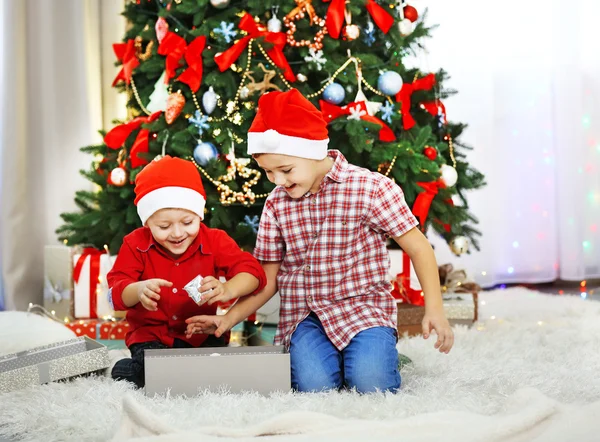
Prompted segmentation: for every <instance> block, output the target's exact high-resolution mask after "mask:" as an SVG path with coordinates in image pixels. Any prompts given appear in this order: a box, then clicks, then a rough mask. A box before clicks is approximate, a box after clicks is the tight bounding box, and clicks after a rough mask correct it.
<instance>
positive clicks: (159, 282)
mask: <svg viewBox="0 0 600 442" xmlns="http://www.w3.org/2000/svg"><path fill="white" fill-rule="evenodd" d="M141 282H142V283H141V284H140V286H139V287H138V299H139V300H140V303H141V304H142V305H143V306H144V308H145V309H146V310H150V311H151V312H155V311H156V310H158V301H159V300H160V294H159V293H160V288H161V287H171V286H172V285H173V283H172V282H169V281H165V280H164V279H159V278H154V279H147V280H146V281H141Z"/></svg>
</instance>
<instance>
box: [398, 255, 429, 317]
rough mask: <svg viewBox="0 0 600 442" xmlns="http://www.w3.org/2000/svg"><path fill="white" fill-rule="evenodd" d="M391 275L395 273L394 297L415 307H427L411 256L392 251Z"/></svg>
mask: <svg viewBox="0 0 600 442" xmlns="http://www.w3.org/2000/svg"><path fill="white" fill-rule="evenodd" d="M390 261H391V264H390V273H391V272H394V276H393V278H394V279H393V281H392V284H393V286H394V289H393V290H392V296H393V297H394V298H396V299H397V300H399V301H401V302H405V303H409V304H414V305H421V306H422V305H425V300H424V299H423V290H422V289H421V284H420V283H419V279H418V278H417V274H416V273H415V269H414V267H413V264H412V262H411V260H410V258H409V256H408V255H407V254H406V253H404V252H403V251H402V250H390Z"/></svg>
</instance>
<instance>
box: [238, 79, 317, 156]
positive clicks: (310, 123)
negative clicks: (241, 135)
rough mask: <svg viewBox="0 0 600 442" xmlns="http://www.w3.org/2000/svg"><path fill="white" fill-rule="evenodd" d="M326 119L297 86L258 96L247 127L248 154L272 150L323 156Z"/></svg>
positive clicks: (288, 153)
mask: <svg viewBox="0 0 600 442" xmlns="http://www.w3.org/2000/svg"><path fill="white" fill-rule="evenodd" d="M328 143H329V138H328V137H327V123H326V122H325V120H324V119H323V115H322V114H321V112H320V111H319V110H318V109H317V108H316V107H314V106H313V104H312V103H311V102H310V101H308V100H307V99H306V98H305V97H304V96H303V95H302V94H301V93H300V92H299V91H298V90H297V89H291V90H289V91H287V92H279V91H276V92H269V93H267V94H264V95H263V96H261V97H260V99H259V100H258V112H257V113H256V117H254V121H253V122H252V125H251V126H250V129H249V130H248V155H253V154H257V153H274V154H281V155H291V156H294V157H300V158H308V159H312V160H322V159H323V158H325V157H327V144H328Z"/></svg>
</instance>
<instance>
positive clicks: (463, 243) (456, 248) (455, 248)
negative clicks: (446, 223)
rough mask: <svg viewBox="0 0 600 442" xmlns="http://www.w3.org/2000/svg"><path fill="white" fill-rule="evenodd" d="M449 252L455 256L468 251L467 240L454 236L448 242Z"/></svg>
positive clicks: (463, 237)
mask: <svg viewBox="0 0 600 442" xmlns="http://www.w3.org/2000/svg"><path fill="white" fill-rule="evenodd" d="M450 250H452V253H454V254H455V255H457V256H460V255H462V254H463V253H467V252H468V251H469V239H468V238H467V237H465V236H455V237H454V238H452V240H451V241H450Z"/></svg>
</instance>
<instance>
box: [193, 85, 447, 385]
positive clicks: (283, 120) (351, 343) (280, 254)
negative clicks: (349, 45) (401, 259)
mask: <svg viewBox="0 0 600 442" xmlns="http://www.w3.org/2000/svg"><path fill="white" fill-rule="evenodd" d="M327 137H328V135H327V123H326V122H325V120H324V119H323V116H322V114H321V112H320V111H319V110H317V109H316V108H315V107H314V106H313V105H312V104H311V103H310V102H309V101H308V100H307V99H306V98H304V97H303V96H302V94H300V92H298V91H297V90H295V89H292V90H291V91H288V92H270V93H268V94H265V95H263V96H262V97H261V98H260V100H259V102H258V112H257V115H256V117H255V119H254V121H253V123H252V126H251V128H250V131H249V133H248V153H249V154H251V155H253V157H254V158H255V159H256V162H257V163H258V165H259V166H260V167H261V168H262V169H263V170H264V171H265V172H266V174H267V177H268V179H269V180H270V181H272V182H273V183H275V184H276V185H277V187H276V188H275V189H274V190H273V192H272V193H271V194H270V195H269V197H268V199H267V201H266V202H265V207H264V210H263V214H262V217H261V220H260V226H259V231H258V237H257V241H256V248H255V249H254V255H255V257H256V258H257V259H258V260H259V261H261V263H262V265H263V268H264V270H265V273H266V275H267V286H266V287H265V289H264V290H262V291H261V292H260V293H258V294H256V295H253V296H245V297H244V298H242V299H240V300H239V301H238V302H237V304H236V305H235V306H233V307H232V308H231V309H230V310H229V312H228V313H227V314H226V315H225V316H219V317H216V316H206V315H204V316H196V317H192V318H190V319H188V320H187V321H186V322H187V323H188V332H189V333H214V334H215V336H217V337H218V336H221V335H222V334H223V333H224V332H226V331H227V330H229V329H230V328H231V327H233V326H234V325H235V324H237V323H238V322H240V321H242V320H244V319H245V318H246V317H248V316H249V315H250V314H251V313H253V312H254V311H256V310H257V309H258V308H260V307H261V306H262V305H263V304H264V303H265V302H266V301H268V300H269V299H270V298H271V297H272V296H273V295H274V294H275V293H276V292H277V291H279V294H280V296H281V310H280V319H279V326H278V328H277V333H276V336H275V344H276V345H281V344H283V345H285V346H286V348H289V351H290V358H291V370H292V372H291V376H292V386H293V387H294V388H295V389H296V390H298V391H321V390H329V389H339V388H342V387H346V388H356V390H357V391H359V392H363V393H366V392H373V391H377V390H380V391H397V390H398V389H399V388H400V382H401V380H400V373H399V371H398V351H397V349H396V343H397V331H396V317H397V315H396V303H395V301H394V299H393V298H392V296H391V294H390V292H391V284H390V282H389V277H388V271H389V266H390V261H389V255H388V252H387V249H386V245H385V241H386V238H387V237H392V238H393V239H394V240H395V241H396V242H397V243H398V244H399V245H400V247H402V249H403V250H404V251H405V252H406V253H407V254H408V255H409V256H410V258H411V260H412V262H413V265H414V268H415V271H416V273H417V276H418V277H419V281H420V283H421V286H422V287H423V292H424V295H425V303H426V309H425V317H424V319H423V323H422V325H423V337H424V338H425V339H427V338H428V337H429V334H430V333H431V332H432V331H433V330H435V332H436V334H437V341H436V343H435V348H437V349H439V351H440V352H443V353H448V352H449V351H450V349H451V348H452V345H453V342H454V336H453V332H452V329H451V328H450V325H449V323H448V321H447V319H446V317H445V314H444V310H443V308H442V297H441V291H440V286H439V279H438V268H437V263H436V260H435V256H434V254H433V250H432V248H431V245H430V244H429V241H428V240H427V239H426V238H425V236H424V235H423V234H422V233H421V231H420V230H419V229H418V228H417V227H416V226H417V221H416V219H415V217H414V216H413V215H412V213H411V211H410V210H409V208H408V206H407V205H406V202H405V200H404V195H403V193H402V190H401V189H400V187H398V185H396V184H395V183H393V182H392V181H391V180H390V179H388V178H386V177H384V176H383V175H381V174H379V173H375V172H371V171H369V170H366V169H363V168H360V167H357V166H354V165H351V164H349V163H348V162H347V161H346V159H345V158H344V156H343V155H342V154H341V153H340V152H339V151H337V150H329V151H328V150H327V144H328V142H329V139H328V138H327Z"/></svg>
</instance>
